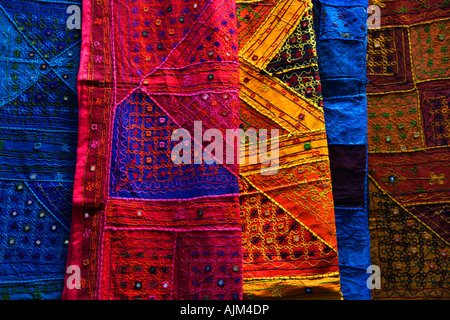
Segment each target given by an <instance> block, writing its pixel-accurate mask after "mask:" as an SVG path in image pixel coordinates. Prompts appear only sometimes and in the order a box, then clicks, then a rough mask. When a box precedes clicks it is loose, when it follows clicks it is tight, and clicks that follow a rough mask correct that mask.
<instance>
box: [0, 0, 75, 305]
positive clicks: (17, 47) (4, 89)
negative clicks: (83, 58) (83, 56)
mask: <svg viewBox="0 0 450 320" xmlns="http://www.w3.org/2000/svg"><path fill="white" fill-rule="evenodd" d="M80 3H81V1H57V0H53V1H51V2H47V1H32V0H20V1H0V22H1V24H0V28H1V32H0V57H1V58H0V72H1V74H2V76H1V86H0V167H1V170H0V233H1V244H0V297H1V299H5V300H8V299H15V300H16V299H60V298H61V295H62V291H63V284H64V273H65V264H66V255H67V247H68V243H69V233H70V224H71V214H72V187H73V179H74V174H75V161H76V150H77V144H76V139H77V126H78V107H77V90H76V80H77V74H78V62H79V55H80V42H81V39H80V38H81V37H80V31H79V30H77V29H68V27H67V24H66V22H67V18H68V15H67V14H66V10H67V7H68V5H79V4H80Z"/></svg>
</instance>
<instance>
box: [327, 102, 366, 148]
mask: <svg viewBox="0 0 450 320" xmlns="http://www.w3.org/2000/svg"><path fill="white" fill-rule="evenodd" d="M324 103H325V107H324V109H325V126H326V130H327V136H328V143H329V144H330V145H332V144H351V145H365V144H366V143H367V109H366V105H367V97H366V96H365V95H359V96H350V97H334V98H327V99H324Z"/></svg>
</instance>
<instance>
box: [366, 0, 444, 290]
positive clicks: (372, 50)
mask: <svg viewBox="0 0 450 320" xmlns="http://www.w3.org/2000/svg"><path fill="white" fill-rule="evenodd" d="M373 3H374V4H377V5H379V6H380V7H381V8H382V12H383V13H382V15H381V28H380V29H374V30H370V31H369V35H368V47H367V48H368V54H367V74H368V78H369V84H368V86H367V91H368V131H369V132H368V135H369V139H368V143H369V178H370V179H369V188H370V211H369V216H370V220H369V227H370V235H371V256H372V263H373V264H375V265H378V266H379V267H380V272H381V288H379V289H374V290H373V291H372V295H373V298H374V299H448V298H449V277H448V270H449V259H448V253H449V248H450V247H449V231H450V229H449V221H448V218H449V212H450V206H449V190H450V189H449V186H450V182H449V176H450V169H449V161H448V159H449V141H450V140H449V131H448V129H449V111H448V110H449V108H448V107H449V105H450V82H449V79H450V77H449V75H450V65H449V53H448V52H449V51H448V47H449V44H450V42H449V39H450V32H449V30H450V29H449V28H450V25H449V23H450V3H449V2H448V1H440V0H428V1H417V0H416V1H384V0H382V1H373Z"/></svg>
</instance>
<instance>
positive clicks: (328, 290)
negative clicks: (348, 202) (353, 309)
mask: <svg viewBox="0 0 450 320" xmlns="http://www.w3.org/2000/svg"><path fill="white" fill-rule="evenodd" d="M237 12H238V30H239V32H238V34H239V47H240V49H239V61H240V82H241V91H240V100H241V101H240V122H241V127H242V128H245V129H252V128H253V129H262V128H266V129H278V130H279V131H280V137H279V165H280V166H279V170H278V171H277V173H276V174H271V175H263V174H261V172H260V170H259V169H260V166H259V165H251V164H245V165H241V166H240V177H241V180H240V201H241V217H242V221H241V223H242V230H243V235H242V245H243V263H244V298H247V299H252V298H255V299H280V298H281V299H308V298H310V299H341V298H342V294H341V292H340V283H339V263H338V255H337V243H336V227H335V223H334V204H333V197H332V190H331V174H330V163H329V158H328V156H329V151H328V146H327V135H326V133H325V120H324V114H323V99H322V90H321V82H320V75H319V70H318V62H317V54H316V40H315V34H314V29H313V11H312V3H311V2H310V1H292V0H280V1H259V2H254V3H252V2H251V1H248V2H247V1H238V4H237Z"/></svg>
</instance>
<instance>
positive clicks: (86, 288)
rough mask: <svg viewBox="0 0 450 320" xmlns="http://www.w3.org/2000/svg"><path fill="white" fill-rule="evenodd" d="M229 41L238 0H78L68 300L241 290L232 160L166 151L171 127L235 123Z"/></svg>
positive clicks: (228, 294)
mask: <svg viewBox="0 0 450 320" xmlns="http://www.w3.org/2000/svg"><path fill="white" fill-rule="evenodd" d="M236 44H237V28H236V13H235V5H234V1H230V0H218V1H216V0H214V1H211V0H210V1H205V0H199V1H196V2H184V1H147V0H145V1H144V0H136V1H119V0H99V1H90V0H86V1H83V33H82V55H81V62H80V75H79V78H78V83H79V88H78V89H79V107H80V127H79V148H78V162H77V168H76V179H75V185H74V213H73V225H72V232H71V245H70V249H69V259H68V265H79V266H81V289H79V290H70V289H67V288H66V289H65V291H64V298H65V299H158V300H159V299H174V300H178V299H226V300H231V299H241V298H242V249H241V225H240V214H239V212H240V211H239V197H238V196H239V189H238V187H239V185H238V181H239V180H238V166H237V164H234V165H233V164H215V163H213V164H206V163H205V161H203V162H202V163H200V164H196V163H190V164H186V163H184V164H180V165H176V164H174V162H173V161H172V158H171V157H172V155H171V150H172V149H173V147H175V145H176V144H177V143H178V141H172V140H171V134H172V133H173V132H174V131H175V130H178V129H179V130H181V128H182V129H185V130H187V131H188V132H190V133H191V135H192V136H194V134H193V129H194V126H196V124H195V123H194V122H196V121H201V127H202V133H204V132H205V131H206V130H207V129H219V130H220V132H221V133H222V134H223V136H225V130H226V129H233V128H238V112H239V109H238V108H239V100H238V96H239V87H238V85H239V82H238V81H239V73H238V71H239V70H238V48H237V45H236ZM194 138H195V137H194ZM201 146H202V145H201V144H200V147H201ZM203 146H205V144H204V145H203ZM183 151H184V150H183ZM198 152H199V151H198V150H197V149H195V147H194V150H192V154H191V156H192V158H194V156H198ZM201 152H202V151H201V150H200V153H201ZM196 153H197V154H196ZM204 154H205V153H204ZM235 163H237V162H235Z"/></svg>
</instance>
